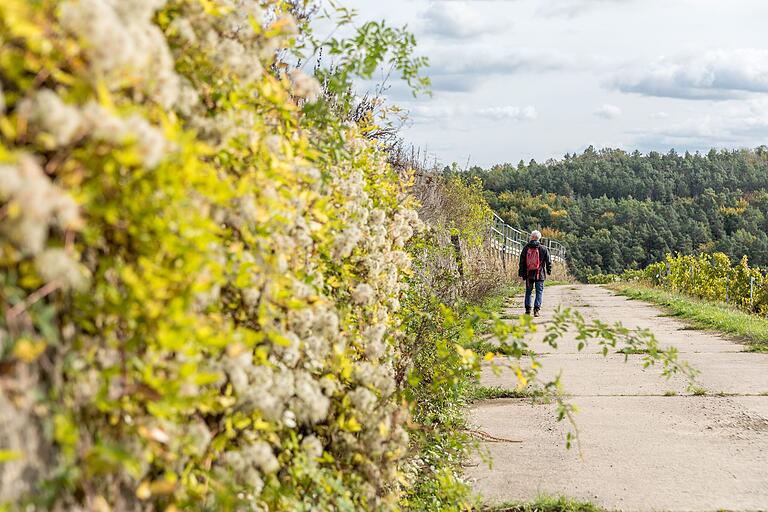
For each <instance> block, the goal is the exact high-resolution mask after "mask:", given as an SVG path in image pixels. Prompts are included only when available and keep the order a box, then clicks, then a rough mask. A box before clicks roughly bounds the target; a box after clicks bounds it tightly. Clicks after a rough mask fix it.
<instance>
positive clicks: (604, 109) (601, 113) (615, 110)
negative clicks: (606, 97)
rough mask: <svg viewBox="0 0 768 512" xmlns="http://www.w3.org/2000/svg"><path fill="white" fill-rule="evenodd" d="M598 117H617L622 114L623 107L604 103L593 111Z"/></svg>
mask: <svg viewBox="0 0 768 512" xmlns="http://www.w3.org/2000/svg"><path fill="white" fill-rule="evenodd" d="M593 113H594V114H595V115H596V116H597V117H602V118H603V119H616V118H617V117H619V116H620V115H621V109H620V108H619V107H617V106H616V105H610V104H608V103H605V104H603V105H602V106H600V107H599V108H598V109H597V110H595V111H594V112H593Z"/></svg>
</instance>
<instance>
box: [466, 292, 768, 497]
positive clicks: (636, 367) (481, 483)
mask: <svg viewBox="0 0 768 512" xmlns="http://www.w3.org/2000/svg"><path fill="white" fill-rule="evenodd" d="M559 304H560V305H563V306H568V307H573V308H576V309H578V310H579V311H581V312H582V314H584V315H585V316H586V317H588V318H599V319H600V320H602V321H604V322H609V323H613V322H616V321H621V322H622V323H623V324H624V325H625V326H628V327H644V328H650V329H651V330H652V331H653V332H654V333H655V334H656V336H657V338H658V339H659V341H660V343H661V345H663V346H675V347H677V348H678V350H679V351H680V358H681V359H684V360H687V361H689V362H690V363H691V364H692V365H693V366H694V367H696V368H697V369H698V370H700V371H701V375H700V377H699V378H698V381H699V384H700V385H701V386H703V387H704V388H705V389H706V390H707V395H705V396H692V395H691V394H690V393H687V391H686V384H687V383H686V382H685V381H684V380H683V379H682V378H679V377H673V378H672V379H670V380H667V379H664V378H663V377H661V376H660V371H659V370H658V369H655V368H653V367H651V368H648V369H643V367H642V364H641V361H640V358H641V357H642V356H639V355H630V356H629V361H628V362H625V358H624V356H623V355H621V354H610V355H609V356H608V357H603V356H602V354H599V353H598V349H597V348H596V347H588V348H587V349H586V350H585V351H582V352H578V351H577V350H576V343H577V342H576V341H575V340H574V339H573V337H570V338H568V337H566V340H565V342H563V343H561V344H560V348H559V350H557V351H555V350H553V349H552V348H550V347H549V346H548V345H545V344H543V343H541V341H540V340H541V338H542V337H543V330H544V329H543V327H544V324H546V322H548V320H549V318H550V317H551V313H552V311H553V310H554V308H555V307H556V306H557V305H559ZM510 312H513V313H517V311H510ZM542 313H543V314H542V317H541V318H539V319H537V323H538V324H541V326H542V328H541V329H539V331H540V332H538V333H536V334H535V335H534V341H533V343H532V349H533V350H535V351H537V352H538V353H539V354H541V362H542V364H543V369H542V377H543V378H546V377H548V376H553V375H555V374H556V373H557V372H562V374H561V379H562V382H563V385H564V387H565V390H566V391H567V392H569V393H571V394H572V395H573V398H572V402H573V403H575V404H576V405H577V407H578V409H579V412H578V414H577V415H576V422H577V424H578V429H579V439H580V445H581V450H580V451H579V450H578V449H575V448H572V449H571V450H566V447H565V432H566V431H567V428H568V426H567V425H566V424H564V423H558V422H557V418H556V417H555V407H554V406H553V405H548V404H533V403H532V402H531V401H530V400H524V399H500V400H489V401H485V402H480V403H477V404H475V406H474V407H473V408H472V410H471V412H470V418H471V422H472V423H473V426H474V427H476V428H477V429H479V430H482V431H485V432H487V433H488V434H491V435H492V436H495V437H499V438H507V439H515V440H519V441H522V442H520V443H506V442H488V443H483V447H484V448H485V449H486V450H487V451H488V453H489V454H490V456H491V457H492V460H493V462H492V466H491V467H489V466H488V464H487V463H485V462H483V461H482V460H480V459H479V458H478V459H477V460H475V461H472V463H471V464H470V467H468V468H467V473H468V475H469V477H470V478H471V480H472V481H473V485H474V487H475V489H476V490H477V491H478V492H479V493H480V494H481V495H482V496H484V498H485V499H486V501H487V502H488V503H489V504H497V503H501V502H505V501H517V500H529V499H533V498H535V497H536V496H537V495H539V494H547V495H566V496H568V497H571V498H576V499H581V500H587V501H591V502H593V503H595V504H597V505H600V506H602V507H605V508H607V509H610V510H627V511H630V510H632V511H641V510H642V511H651V510H668V511H673V510H674V511H705V510H706V511H709V510H722V509H725V510H744V511H746V510H750V511H751V510H768V354H757V353H748V352H745V351H744V350H745V348H746V347H744V346H743V345H740V344H738V343H735V342H733V341H729V340H727V339H725V338H723V337H721V336H719V335H717V334H713V333H708V332H703V331H696V330H691V329H690V328H688V327H686V325H685V324H684V323H682V322H681V321H678V320H676V319H674V318H670V317H664V316H660V315H661V314H662V313H661V312H660V311H659V310H658V309H656V308H655V307H653V306H651V305H648V304H645V303H642V302H638V301H630V300H628V299H626V298H624V297H619V296H616V295H614V294H612V293H611V292H610V291H608V290H606V289H604V288H601V287H597V286H586V285H564V286H555V287H549V288H547V289H546V291H545V308H544V310H543V311H542ZM482 382H483V384H485V385H488V386H502V387H507V388H512V387H514V386H515V385H516V377H515V376H514V374H513V373H512V372H511V371H507V372H504V373H502V374H501V375H495V374H494V373H493V372H492V371H491V369H490V368H489V367H487V368H484V370H483V377H482ZM673 393H674V394H673Z"/></svg>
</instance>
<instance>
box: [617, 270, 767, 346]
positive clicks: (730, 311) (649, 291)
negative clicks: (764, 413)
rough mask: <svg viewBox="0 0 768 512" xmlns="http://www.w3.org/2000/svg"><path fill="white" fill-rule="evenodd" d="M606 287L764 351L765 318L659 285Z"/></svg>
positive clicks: (695, 325)
mask: <svg viewBox="0 0 768 512" xmlns="http://www.w3.org/2000/svg"><path fill="white" fill-rule="evenodd" d="M609 288H610V289H612V290H615V291H617V292H618V293H619V294H621V295H624V296H626V297H629V298H630V299H636V300H643V301H646V302H652V303H654V304H658V305H660V306H662V307H663V308H664V309H665V310H666V312H667V313H668V314H667V315H666V316H672V317H676V318H680V319H683V320H686V321H687V322H688V323H690V324H691V325H692V326H693V327H695V328H697V329H705V330H712V331H717V332H721V333H725V334H730V335H733V336H735V337H737V338H738V339H739V340H740V341H743V342H745V343H747V344H748V345H749V348H748V351H749V352H768V320H766V319H764V318H761V317H759V316H757V315H751V314H749V313H746V312H744V311H739V310H737V309H735V308H733V307H730V306H728V305H727V304H722V303H717V302H709V301H704V300H699V299H694V298H692V297H689V296H687V295H684V294H681V293H675V292H670V291H667V290H661V289H659V288H650V287H648V286H642V285H636V284H631V285H627V284H616V285H610V286H609Z"/></svg>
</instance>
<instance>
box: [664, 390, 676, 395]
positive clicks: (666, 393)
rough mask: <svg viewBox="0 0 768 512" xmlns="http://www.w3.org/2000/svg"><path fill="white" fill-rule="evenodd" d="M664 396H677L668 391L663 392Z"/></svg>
mask: <svg viewBox="0 0 768 512" xmlns="http://www.w3.org/2000/svg"><path fill="white" fill-rule="evenodd" d="M664 396H677V391H675V390H673V389H670V390H667V391H665V392H664Z"/></svg>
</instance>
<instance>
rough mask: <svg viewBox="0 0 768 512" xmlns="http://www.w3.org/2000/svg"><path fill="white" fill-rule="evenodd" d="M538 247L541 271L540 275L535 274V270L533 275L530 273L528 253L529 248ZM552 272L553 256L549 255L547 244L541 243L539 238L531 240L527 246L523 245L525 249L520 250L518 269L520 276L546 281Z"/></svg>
mask: <svg viewBox="0 0 768 512" xmlns="http://www.w3.org/2000/svg"><path fill="white" fill-rule="evenodd" d="M529 247H530V248H533V247H537V248H538V249H539V261H540V262H541V271H540V272H538V275H535V273H534V272H531V275H530V276H529V275H528V264H527V259H528V258H527V253H528V248H529ZM551 273H552V258H551V257H550V256H549V249H547V248H546V247H545V246H543V245H541V243H540V242H539V241H538V240H531V241H530V242H528V243H527V244H526V245H525V247H523V250H522V251H520V266H519V267H518V270H517V275H518V276H520V277H521V278H523V279H530V280H533V281H544V280H545V279H546V278H547V276H548V275H550V274H551Z"/></svg>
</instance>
